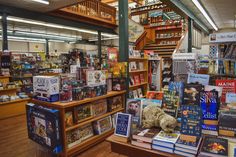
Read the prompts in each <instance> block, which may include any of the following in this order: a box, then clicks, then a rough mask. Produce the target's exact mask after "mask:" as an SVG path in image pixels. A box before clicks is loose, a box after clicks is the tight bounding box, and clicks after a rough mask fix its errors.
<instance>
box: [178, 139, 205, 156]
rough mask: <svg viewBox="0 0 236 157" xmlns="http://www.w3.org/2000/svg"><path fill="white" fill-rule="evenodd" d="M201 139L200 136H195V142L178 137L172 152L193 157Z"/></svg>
mask: <svg viewBox="0 0 236 157" xmlns="http://www.w3.org/2000/svg"><path fill="white" fill-rule="evenodd" d="M201 141H202V138H197V140H196V142H187V141H185V140H181V139H180V138H179V139H178V141H177V142H176V144H175V151H174V153H175V154H178V155H182V156H188V157H195V156H196V155H197V153H198V149H199V147H200V145H201Z"/></svg>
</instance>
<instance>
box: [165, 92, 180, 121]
mask: <svg viewBox="0 0 236 157" xmlns="http://www.w3.org/2000/svg"><path fill="white" fill-rule="evenodd" d="M178 107H179V96H176V92H175V91H164V97H163V104H162V108H163V110H164V112H165V113H167V114H169V115H171V116H173V117H177V113H178Z"/></svg>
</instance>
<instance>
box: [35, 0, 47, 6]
mask: <svg viewBox="0 0 236 157" xmlns="http://www.w3.org/2000/svg"><path fill="white" fill-rule="evenodd" d="M32 1H34V2H38V3H42V4H46V5H49V1H48V0H32Z"/></svg>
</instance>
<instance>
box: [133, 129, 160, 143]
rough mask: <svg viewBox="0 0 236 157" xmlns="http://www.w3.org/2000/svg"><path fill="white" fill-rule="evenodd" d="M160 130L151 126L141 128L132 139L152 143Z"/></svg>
mask: <svg viewBox="0 0 236 157" xmlns="http://www.w3.org/2000/svg"><path fill="white" fill-rule="evenodd" d="M159 132H160V130H159V129H156V128H151V129H145V128H139V129H138V130H137V131H135V132H134V133H133V134H132V139H135V140H140V141H143V142H146V143H152V140H153V138H154V137H155V136H156V135H157V134H158V133H159Z"/></svg>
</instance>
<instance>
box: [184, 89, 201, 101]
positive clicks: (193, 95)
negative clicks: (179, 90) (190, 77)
mask: <svg viewBox="0 0 236 157" xmlns="http://www.w3.org/2000/svg"><path fill="white" fill-rule="evenodd" d="M201 90H202V85H198V84H186V85H185V87H184V100H183V103H184V104H185V105H199V103H200V101H199V97H200V94H199V92H200V91H201Z"/></svg>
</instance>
